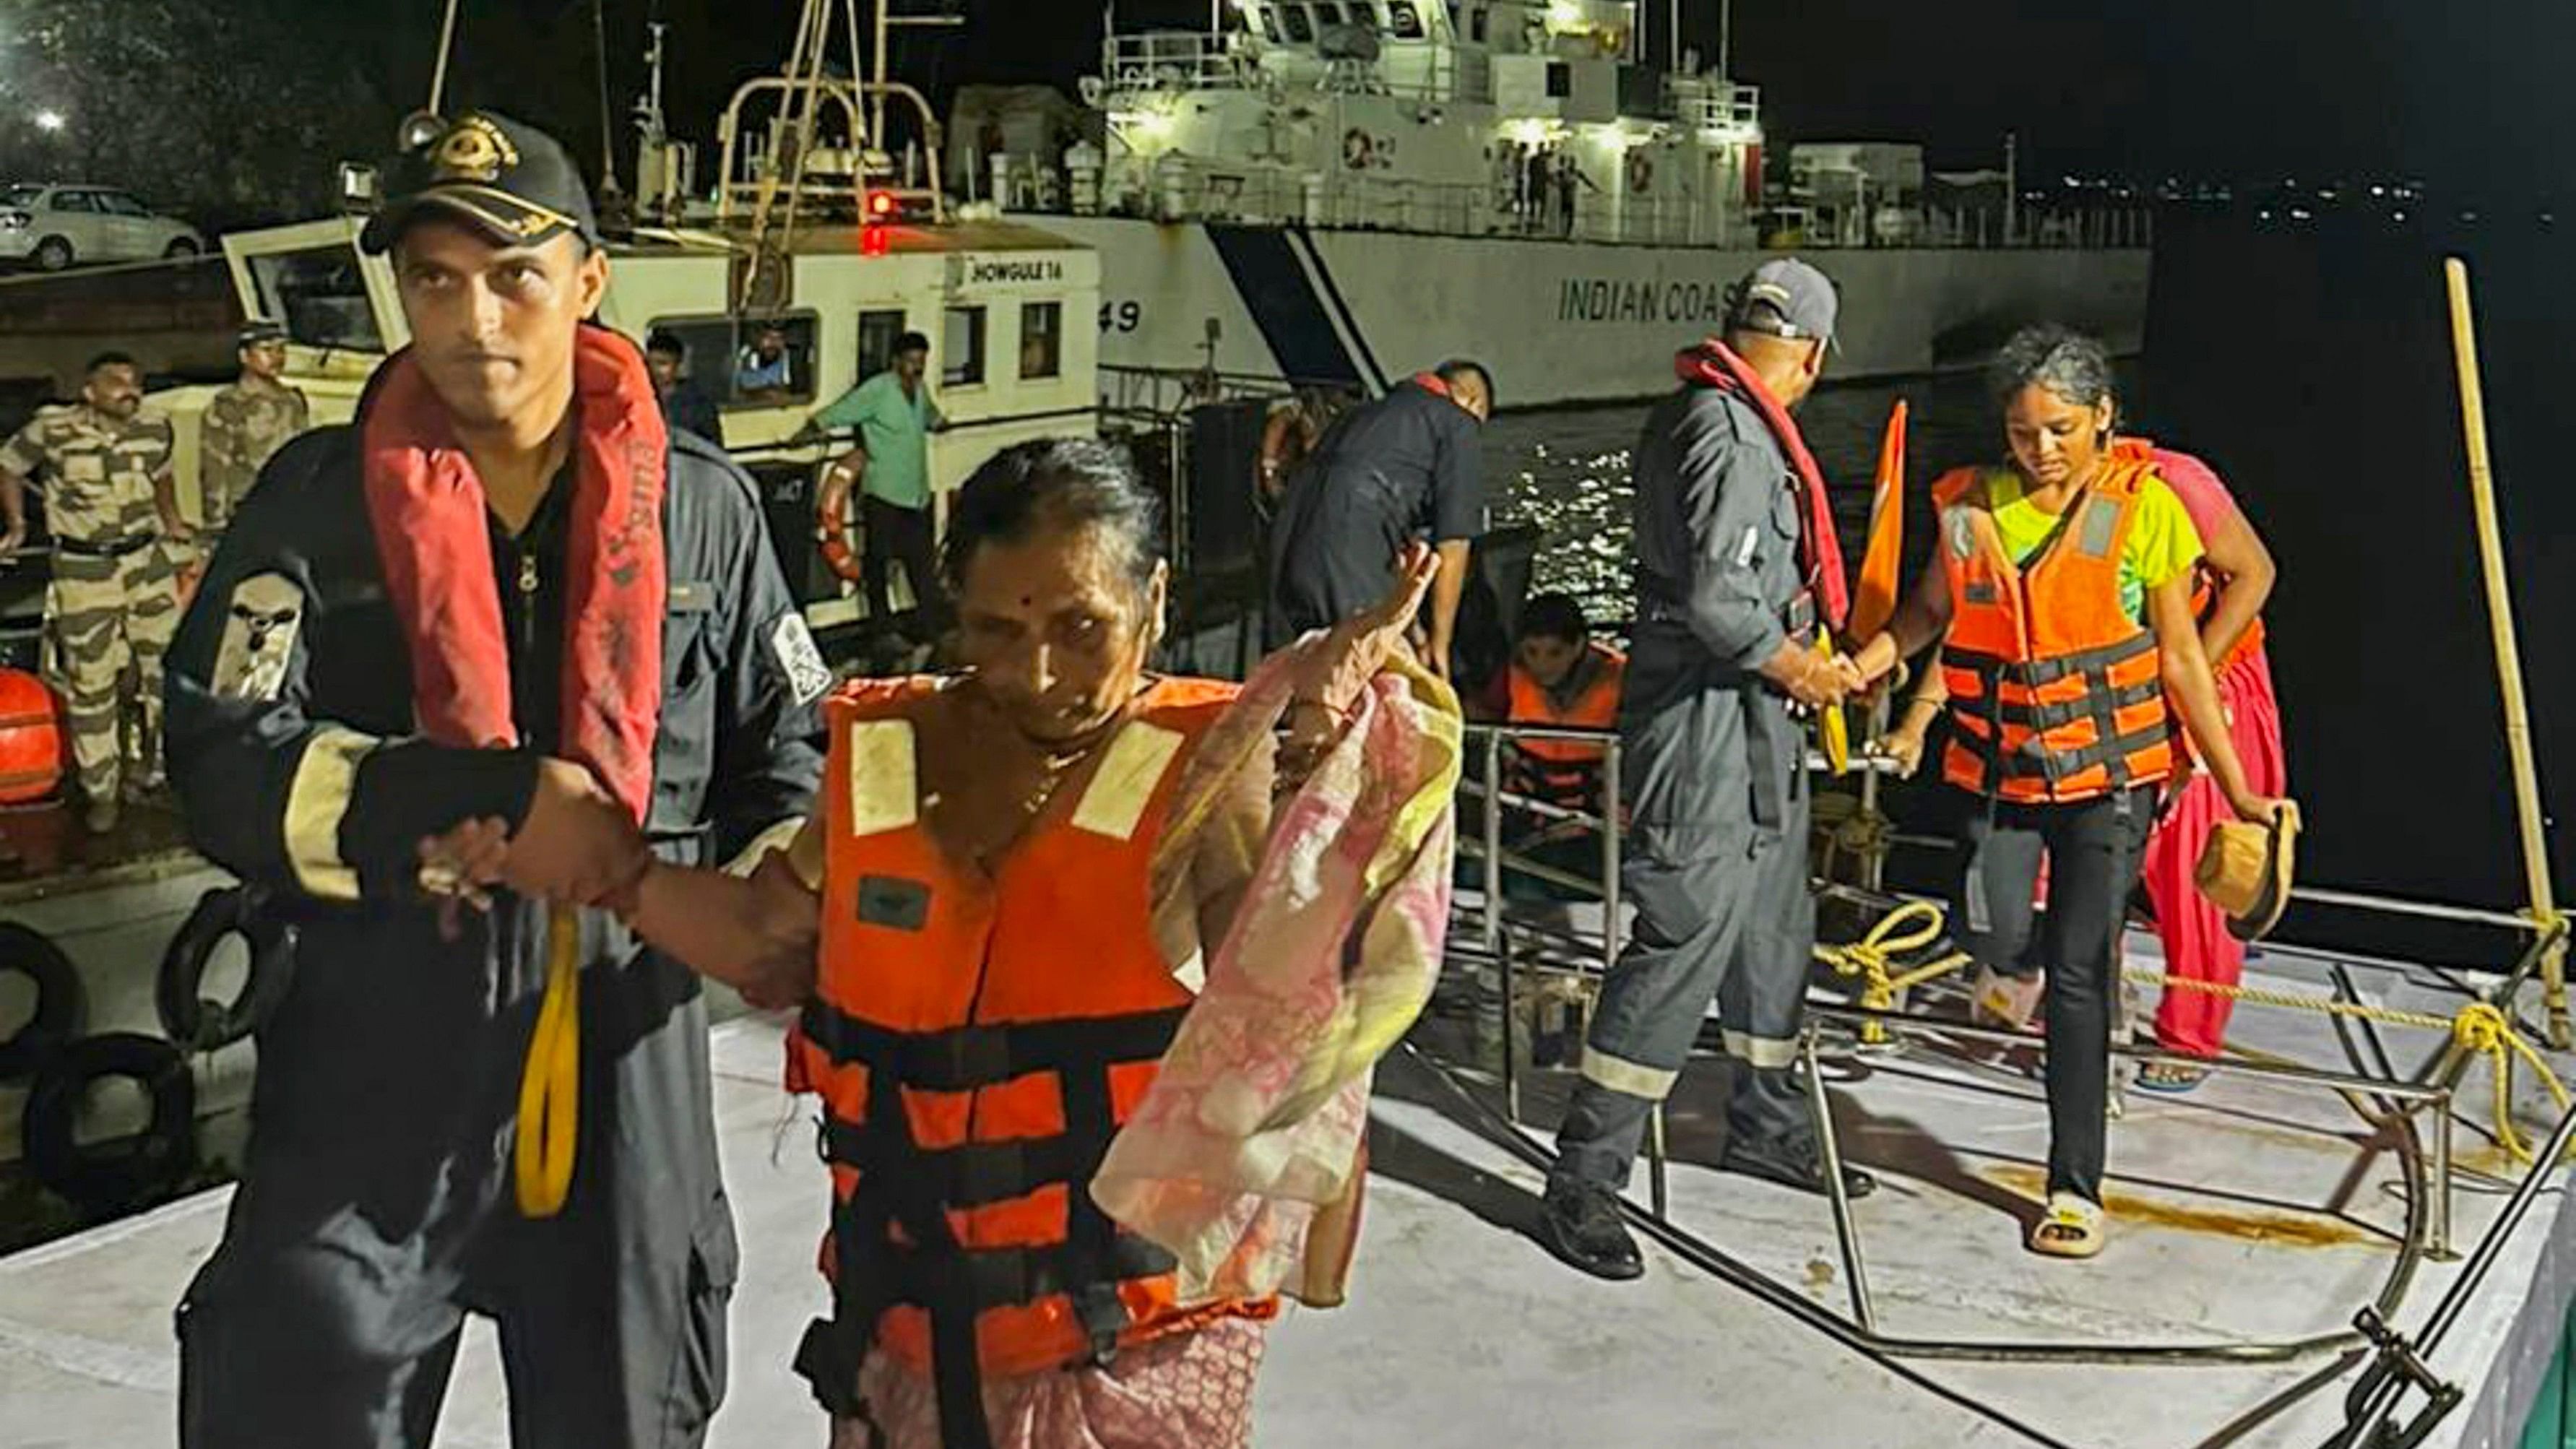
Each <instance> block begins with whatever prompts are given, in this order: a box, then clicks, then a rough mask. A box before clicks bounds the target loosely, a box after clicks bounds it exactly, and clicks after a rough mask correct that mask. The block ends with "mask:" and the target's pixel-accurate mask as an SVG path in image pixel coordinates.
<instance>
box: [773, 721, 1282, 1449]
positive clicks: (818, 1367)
mask: <svg viewBox="0 0 2576 1449" xmlns="http://www.w3.org/2000/svg"><path fill="white" fill-rule="evenodd" d="M940 687H941V686H940V684H939V682H938V681H935V680H927V679H913V680H865V681H859V682H856V683H854V684H852V685H851V686H849V687H848V688H847V689H845V690H844V691H843V692H841V693H840V694H838V695H836V696H834V697H833V699H832V700H831V701H830V702H829V703H828V705H827V706H826V711H825V713H826V719H827V721H828V724H829V727H830V731H831V746H830V754H829V756H828V761H827V764H826V767H825V771H824V780H825V781H826V784H825V786H824V788H823V790H822V792H821V793H822V795H823V798H824V800H825V802H826V804H825V811H824V824H825V827H826V855H825V870H824V883H823V891H822V912H823V922H824V924H823V931H822V943H821V953H820V954H821V962H820V967H821V969H820V972H819V974H818V977H817V980H816V983H815V991H814V996H813V998H812V1000H810V1001H809V1002H808V1003H807V1005H806V1007H805V1010H804V1013H803V1015H802V1017H801V1019H800V1020H799V1022H798V1025H797V1028H796V1031H795V1032H794V1034H793V1035H792V1036H791V1037H790V1040H789V1046H788V1052H789V1086H790V1088H791V1089H793V1090H800V1091H814V1092H818V1093H820V1094H821V1095H822V1098H823V1105H824V1126H823V1132H824V1154H825V1156H826V1158H827V1159H828V1160H829V1161H830V1163H831V1170H832V1187H833V1209H832V1234H831V1237H830V1238H829V1239H828V1240H827V1243H826V1248H825V1252H824V1271H825V1272H826V1274H827V1275H829V1276H830V1277H831V1278H832V1279H833V1285H834V1315H835V1316H834V1319H833V1320H832V1321H831V1322H828V1323H818V1324H816V1325H815V1327H814V1328H813V1329H811V1330H809V1331H808V1333H807V1337H806V1343H805V1346H804V1348H803V1350H801V1351H800V1353H799V1354H798V1359H797V1364H798V1368H799V1369H800V1371H802V1372H804V1373H805V1374H806V1375H807V1376H808V1377H809V1378H811V1379H813V1380H814V1382H815V1385H816V1392H817V1396H818V1397H821V1398H822V1399H823V1400H824V1402H825V1404H826V1405H827V1406H828V1407H833V1408H835V1409H836V1410H838V1411H839V1412H844V1413H847V1412H850V1409H849V1408H848V1407H846V1400H847V1399H848V1398H849V1397H850V1396H851V1395H853V1394H854V1392H855V1386H856V1383H857V1377H858V1364H859V1361H860V1359H861V1358H862V1357H863V1356H864V1355H865V1353H866V1351H867V1349H868V1348H869V1347H870V1346H871V1345H882V1347H883V1348H884V1349H885V1351H887V1352H888V1353H890V1354H892V1355H894V1356H895V1357H896V1358H897V1359H898V1360H899V1361H900V1362H902V1363H904V1364H906V1365H908V1366H910V1367H911V1368H913V1369H914V1370H915V1371H917V1372H925V1373H928V1374H930V1375H931V1376H932V1377H933V1379H934V1380H935V1382H936V1384H937V1387H938V1396H939V1404H940V1414H941V1421H942V1424H943V1438H944V1439H945V1442H947V1443H948V1444H949V1445H951V1446H952V1449H953V1446H960V1445H973V1444H981V1443H984V1442H986V1441H985V1439H984V1436H983V1415H982V1409H981V1400H980V1397H979V1395H980V1392H981V1389H980V1384H981V1378H982V1375H984V1374H1026V1373H1034V1372H1039V1371H1043V1370H1047V1369H1054V1368H1058V1367H1062V1366H1065V1365H1070V1364H1077V1363H1083V1362H1105V1361H1106V1360H1107V1359H1108V1358H1109V1357H1110V1356H1111V1355H1112V1354H1114V1353H1115V1352H1116V1350H1117V1349H1118V1347H1119V1346H1121V1345H1125V1344H1132V1343H1136V1342H1139V1341H1142V1340H1144V1339H1149V1338H1154V1337H1158V1336H1161V1335H1164V1334H1168V1333H1172V1332H1176V1331H1179V1330H1181V1329H1185V1328H1189V1327H1192V1326H1195V1325H1196V1324H1198V1323H1201V1322H1204V1321H1206V1320H1208V1319H1210V1318H1213V1317H1220V1316H1226V1315H1249V1316H1266V1315H1268V1314H1270V1313H1272V1312H1275V1311H1276V1305H1275V1300H1262V1301H1259V1302H1235V1301H1227V1302H1218V1303H1213V1304H1210V1303H1195V1304H1191V1305H1187V1306H1184V1305H1182V1304H1180V1303H1179V1302H1178V1301H1177V1300H1176V1288H1175V1283H1174V1280H1173V1277H1172V1268H1173V1260H1172V1258H1171V1256H1170V1255H1169V1254H1167V1253H1165V1252H1163V1251H1162V1250H1161V1249H1160V1248H1157V1247H1155V1246H1154V1245H1153V1244H1151V1243H1148V1242H1146V1241H1145V1240H1143V1239H1141V1238H1138V1237H1135V1236H1133V1235H1131V1234H1128V1233H1126V1232H1124V1231H1123V1230H1121V1229H1120V1228H1119V1227H1118V1225H1117V1224H1116V1223H1114V1222H1112V1221H1111V1220H1110V1219H1109V1218H1108V1216H1107V1215H1106V1214H1104V1213H1103V1212H1101V1210H1100V1209H1099V1207H1098V1206H1097V1205H1096V1204H1095V1203H1094V1202H1093V1201H1092V1199H1091V1194H1090V1192H1089V1190H1088V1189H1089V1183H1090V1181H1091V1178H1092V1176H1093V1174H1094V1173H1096V1172H1097V1171H1098V1169H1099V1166H1100V1160H1101V1157H1102V1155H1103V1154H1104V1153H1106V1152H1107V1151H1108V1148H1109V1141H1110V1138H1111V1136H1112V1135H1113V1134H1114V1133H1115V1132H1116V1131H1117V1129H1118V1126H1119V1124H1120V1123H1122V1122H1124V1121H1125V1120H1126V1118H1127V1116H1128V1114H1129V1113H1130V1112H1131V1111H1132V1110H1133V1109H1134V1108H1135V1106H1136V1104H1137V1102H1138V1101H1139V1100H1140V1099H1141V1098H1142V1097H1143V1096H1144V1093H1145V1090H1146V1088H1147V1087H1148V1086H1149V1085H1150V1084H1151V1083H1152V1082H1153V1080H1154V1075H1155V1072H1156V1070H1157V1069H1158V1066H1159V1064H1160V1062H1161V1059H1162V1056H1163V1054H1164V1052H1165V1051H1166V1050H1167V1049H1168V1048H1169V1046H1170V1045H1171V1041H1172V1035H1173V1032H1174V1031H1175V1029H1176V1028H1177V1027H1178V1026H1179V1024H1180V1019H1181V1015H1182V1013H1183V1012H1184V1011H1185V1010H1186V1009H1187V1008H1188V1006H1189V1003H1190V1000H1191V994H1190V992H1189V990H1188V989H1187V988H1185V987H1184V986H1183V985H1182V984H1181V983H1180V982H1179V981H1177V980H1176V979H1174V976H1173V970H1174V968H1175V966H1176V965H1178V964H1180V963H1175V962H1172V961H1168V960H1166V959H1164V953H1163V951H1162V950H1161V948H1160V947H1159V946H1158V945H1157V944H1156V941H1155V936H1154V931H1153V922H1152V918H1151V915H1152V905H1151V901H1150V900H1149V895H1150V884H1149V880H1148V871H1149V866H1150V862H1151V859H1152V856H1153V852H1154V844H1155V841H1156V838H1157V837H1158V836H1159V835H1160V833H1161V831H1162V827H1163V822H1164V817H1165V813H1166V812H1167V811H1168V809H1169V807H1170V799H1171V795H1172V791H1173V789H1174V788H1175V786H1176V784H1177V782H1178V780H1179V777H1180V774H1181V765H1182V762H1183V761H1185V760H1186V759H1187V758H1188V756H1189V752H1190V749H1191V747H1192V745H1193V744H1194V743H1195V742H1196V741H1197V740H1198V739H1199V738H1200V736H1201V735H1202V734H1204V732H1205V731H1206V730H1207V729H1208V727H1209V726H1211V725H1213V724H1214V723H1215V722H1216V719H1217V717H1218V716H1219V715H1220V714H1222V713H1223V711H1224V709H1225V707H1226V705H1227V704H1228V703H1229V702H1231V701H1232V699H1233V698H1234V696H1235V693H1236V690H1237V687H1236V686H1234V685H1231V684H1223V683H1217V682H1214V681H1206V680H1185V679H1170V680H1163V681H1161V682H1159V683H1157V684H1155V685H1153V686H1152V688H1151V689H1150V690H1149V691H1148V693H1147V694H1146V695H1145V697H1144V699H1143V700H1142V701H1140V703H1139V707H1138V709H1137V711H1136V713H1135V716H1134V718H1133V719H1132V720H1131V721H1130V722H1129V723H1128V724H1127V725H1126V726H1125V727H1124V728H1123V729H1122V730H1121V731H1120V733H1119V734H1118V735H1117V736H1116V737H1115V738H1113V739H1112V740H1111V741H1110V742H1109V743H1108V744H1107V745H1105V746H1104V747H1103V748H1102V753H1101V757H1100V760H1099V764H1098V768H1097V770H1096V772H1095V773H1094V775H1093V777H1092V778H1091V780H1090V781H1089V782H1088V783H1087V784H1085V785H1083V786H1082V787H1081V788H1080V789H1079V790H1078V791H1076V790H1071V789H1068V790H1065V791H1061V792H1059V793H1058V796H1057V798H1056V799H1055V800H1053V801H1051V802H1050V803H1049V804H1048V805H1047V807H1046V809H1045V812H1044V813H1043V814H1042V815H1041V816H1040V817H1039V818H1038V819H1036V820H1034V821H1032V822H1031V823H1030V825H1029V828H1028V832H1027V833H1026V834H1025V835H1023V836H1022V837H1021V839H1020V840H1019V841H1018V842H1017V843H1016V844H1014V845H1013V846H1012V847H1011V848H1010V850H1009V851H1008V852H1007V853H1006V854H1004V855H1003V856H1001V857H1000V858H999V859H998V861H997V862H996V863H995V865H994V866H993V868H992V873H991V875H990V876H989V877H988V876H987V875H986V874H985V873H984V871H982V870H981V869H979V868H978V867H976V866H975V865H973V864H961V863H959V862H956V861H953V860H952V859H950V858H949V856H948V855H947V854H946V853H945V852H944V851H943V850H942V849H941V847H940V846H939V844H938V843H937V841H936V840H935V839H934V838H933V837H932V836H931V834H930V832H929V830H928V829H927V827H926V826H925V824H924V823H923V821H922V819H921V809H920V806H919V803H918V802H919V799H920V793H919V783H918V779H917V773H916V771H915V768H914V760H915V741H914V736H913V719H914V717H915V716H916V715H917V714H918V712H919V709H920V707H921V705H922V704H923V702H924V701H925V700H927V699H928V697H929V696H930V695H931V694H932V693H934V692H935V691H936V690H937V689H939V688H940ZM836 1395H837V1396H839V1398H838V1400H837V1401H836Z"/></svg>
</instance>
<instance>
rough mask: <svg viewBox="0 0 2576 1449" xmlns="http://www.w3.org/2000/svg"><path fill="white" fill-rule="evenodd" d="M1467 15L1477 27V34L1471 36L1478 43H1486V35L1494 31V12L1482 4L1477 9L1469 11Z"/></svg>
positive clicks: (1470, 21) (1470, 22) (1469, 21)
mask: <svg viewBox="0 0 2576 1449" xmlns="http://www.w3.org/2000/svg"><path fill="white" fill-rule="evenodd" d="M1467 17H1468V23H1469V24H1471V25H1473V26H1474V27H1475V34H1474V35H1472V36H1470V37H1469V38H1470V39H1472V40H1474V41H1475V42H1476V43H1477V44H1478V45H1482V44H1484V43H1485V37H1486V36H1488V35H1490V34H1492V33H1493V28H1494V12H1493V11H1491V10H1488V9H1486V8H1485V7H1484V6H1482V5H1479V6H1477V7H1476V8H1475V9H1473V10H1471V11H1469V12H1467Z"/></svg>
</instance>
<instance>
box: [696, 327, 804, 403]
mask: <svg viewBox="0 0 2576 1449" xmlns="http://www.w3.org/2000/svg"><path fill="white" fill-rule="evenodd" d="M725 325H726V326H728V327H729V328H730V329H731V330H730V331H729V333H728V334H727V337H728V341H729V344H730V348H731V352H730V355H731V357H732V359H733V386H732V388H731V389H730V390H729V392H730V395H729V396H728V397H727V398H726V401H727V402H728V403H730V404H732V405H734V406H737V407H758V408H774V407H782V406H785V405H787V404H789V403H800V402H812V401H813V400H814V353H815V345H814V332H815V325H814V314H813V313H811V312H808V313H806V314H805V315H804V316H802V317H742V318H729V319H727V322H726V324H725ZM680 335H681V337H682V338H683V339H686V338H687V337H688V331H687V329H686V328H683V329H681V332H680ZM692 350H693V351H694V350H695V349H694V348H693V349H692ZM716 355H717V356H725V355H727V354H726V353H722V352H719V353H718V354H716Z"/></svg>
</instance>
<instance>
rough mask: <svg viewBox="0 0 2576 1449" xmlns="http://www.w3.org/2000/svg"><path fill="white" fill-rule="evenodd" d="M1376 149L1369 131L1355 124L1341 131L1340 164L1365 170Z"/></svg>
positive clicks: (1355, 169)
mask: <svg viewBox="0 0 2576 1449" xmlns="http://www.w3.org/2000/svg"><path fill="white" fill-rule="evenodd" d="M1376 151H1377V145H1376V143H1375V142H1372V141H1371V140H1369V133H1368V132H1366V131H1363V130H1361V129H1360V128H1359V127H1357V126H1353V127H1351V128H1350V129H1349V130H1347V131H1344V132H1343V133H1342V164H1343V165H1345V166H1347V167H1349V168H1351V169H1352V170H1353V171H1365V170H1367V169H1368V165H1369V161H1370V160H1371V159H1372V158H1373V157H1374V155H1375V153H1376Z"/></svg>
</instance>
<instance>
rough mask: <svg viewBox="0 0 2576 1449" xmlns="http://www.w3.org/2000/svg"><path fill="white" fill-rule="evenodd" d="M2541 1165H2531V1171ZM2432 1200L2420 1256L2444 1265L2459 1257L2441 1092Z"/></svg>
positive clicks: (2447, 1109) (2445, 1102)
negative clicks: (2453, 1245)
mask: <svg viewBox="0 0 2576 1449" xmlns="http://www.w3.org/2000/svg"><path fill="white" fill-rule="evenodd" d="M2544 1166H2545V1165H2544V1164H2537V1163H2535V1164H2534V1165H2533V1170H2534V1171H2535V1172H2537V1171H2541V1170H2543V1169H2544ZM2432 1197H2433V1200H2432V1201H2431V1202H2428V1203H2426V1204H2425V1205H2424V1207H2425V1213H2424V1223H2425V1229H2424V1238H2425V1242H2424V1255H2425V1256H2426V1257H2428V1258H2431V1259H2433V1260H2434V1261H2435V1262H2437V1263H2447V1262H2450V1261H2451V1260H2452V1259H2454V1258H2457V1257H2458V1256H2459V1254H2457V1253H2454V1252H2452V1251H2451V1098H2450V1094H2449V1093H2447V1092H2446V1093H2444V1094H2443V1096H2442V1099H2441V1100H2440V1101H2438V1102H2435V1103H2434V1104H2433V1194H2432Z"/></svg>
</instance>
